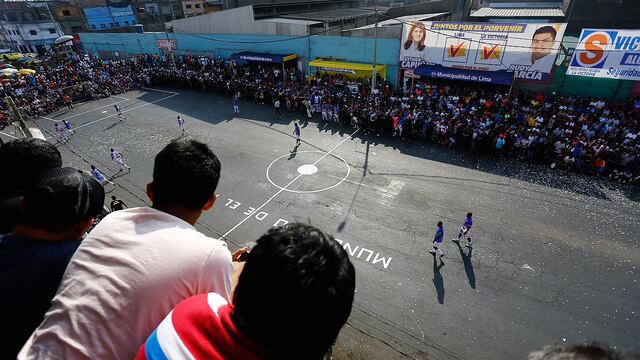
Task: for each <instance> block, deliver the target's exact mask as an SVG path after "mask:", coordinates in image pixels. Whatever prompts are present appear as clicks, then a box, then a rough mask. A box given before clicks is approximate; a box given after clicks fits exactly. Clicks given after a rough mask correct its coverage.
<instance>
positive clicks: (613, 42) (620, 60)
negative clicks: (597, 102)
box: [567, 29, 640, 80]
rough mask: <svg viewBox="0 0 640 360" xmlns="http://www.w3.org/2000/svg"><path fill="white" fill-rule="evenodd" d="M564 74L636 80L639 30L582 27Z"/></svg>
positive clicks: (639, 58)
mask: <svg viewBox="0 0 640 360" xmlns="http://www.w3.org/2000/svg"><path fill="white" fill-rule="evenodd" d="M567 74H568V75H581V76H590V77H598V78H611V79H622V80H640V30H609V29H583V30H582V33H581V34H580V40H579V41H578V44H577V45H576V50H575V52H574V53H573V57H572V58H571V64H570V66H569V69H568V70H567Z"/></svg>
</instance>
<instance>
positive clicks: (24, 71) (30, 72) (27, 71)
mask: <svg viewBox="0 0 640 360" xmlns="http://www.w3.org/2000/svg"><path fill="white" fill-rule="evenodd" d="M19 72H20V75H33V74H35V73H36V71H35V70H33V69H20V70H19Z"/></svg>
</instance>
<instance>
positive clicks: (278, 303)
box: [137, 224, 355, 360]
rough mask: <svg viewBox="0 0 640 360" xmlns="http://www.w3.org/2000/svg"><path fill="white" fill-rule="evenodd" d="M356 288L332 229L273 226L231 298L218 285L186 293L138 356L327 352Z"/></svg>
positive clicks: (237, 357) (244, 357) (317, 355)
mask: <svg viewBox="0 0 640 360" xmlns="http://www.w3.org/2000/svg"><path fill="white" fill-rule="evenodd" d="M354 291H355V269H354V267H353V265H352V264H351V262H350V260H349V257H348V255H347V253H346V251H345V250H344V249H343V248H342V246H340V244H338V243H337V242H336V241H335V239H334V238H333V237H331V236H329V235H327V234H325V233H323V232H322V231H320V230H319V229H317V228H315V227H313V226H309V225H304V224H288V225H286V226H283V227H278V228H273V229H271V230H269V231H268V232H267V233H266V234H264V235H263V236H262V237H260V239H258V241H257V242H256V246H255V247H254V248H253V249H252V250H251V252H249V254H248V256H247V261H246V264H245V266H244V270H243V271H242V273H241V274H240V279H239V281H238V285H237V287H236V290H235V292H234V296H233V301H232V304H228V303H227V301H226V300H225V299H224V298H222V297H221V296H220V295H218V294H215V293H209V294H202V295H197V296H194V297H191V298H189V299H187V300H184V301H183V302H182V303H180V304H179V305H178V306H177V307H176V308H175V309H174V310H173V311H172V312H171V313H170V314H169V315H168V316H167V317H166V318H165V319H164V321H162V322H161V323H160V325H159V326H158V328H157V329H156V330H155V331H153V333H151V336H150V337H149V339H148V340H147V341H146V342H145V344H143V345H142V346H141V347H140V350H139V352H138V357H137V359H148V360H151V359H176V360H177V359H202V360H204V359H226V360H254V359H311V360H313V359H322V358H323V357H324V356H325V355H326V354H327V353H328V352H329V350H330V348H331V345H332V344H333V343H334V342H335V340H336V338H337V336H338V333H339V332H340V329H341V328H342V326H343V325H344V324H345V323H346V321H347V319H348V317H349V314H350V313H351V306H352V305H353V296H354ZM176 324H179V326H176Z"/></svg>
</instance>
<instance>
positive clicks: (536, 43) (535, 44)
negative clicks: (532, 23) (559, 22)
mask: <svg viewBox="0 0 640 360" xmlns="http://www.w3.org/2000/svg"><path fill="white" fill-rule="evenodd" d="M556 34H557V31H556V29H555V28H554V27H553V26H548V25H547V26H543V27H541V28H538V30H536V32H535V33H533V37H532V38H531V61H532V62H536V61H538V60H540V59H542V58H543V57H545V56H547V55H549V54H550V53H551V49H553V45H554V43H555V40H556Z"/></svg>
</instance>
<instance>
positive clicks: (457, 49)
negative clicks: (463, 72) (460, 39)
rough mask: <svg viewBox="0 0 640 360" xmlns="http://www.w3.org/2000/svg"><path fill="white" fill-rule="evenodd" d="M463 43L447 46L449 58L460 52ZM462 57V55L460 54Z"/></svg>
mask: <svg viewBox="0 0 640 360" xmlns="http://www.w3.org/2000/svg"><path fill="white" fill-rule="evenodd" d="M463 45H464V43H460V44H458V45H457V46H453V45H449V57H456V56H458V53H459V52H460V50H462V46H463ZM460 55H462V54H460Z"/></svg>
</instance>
